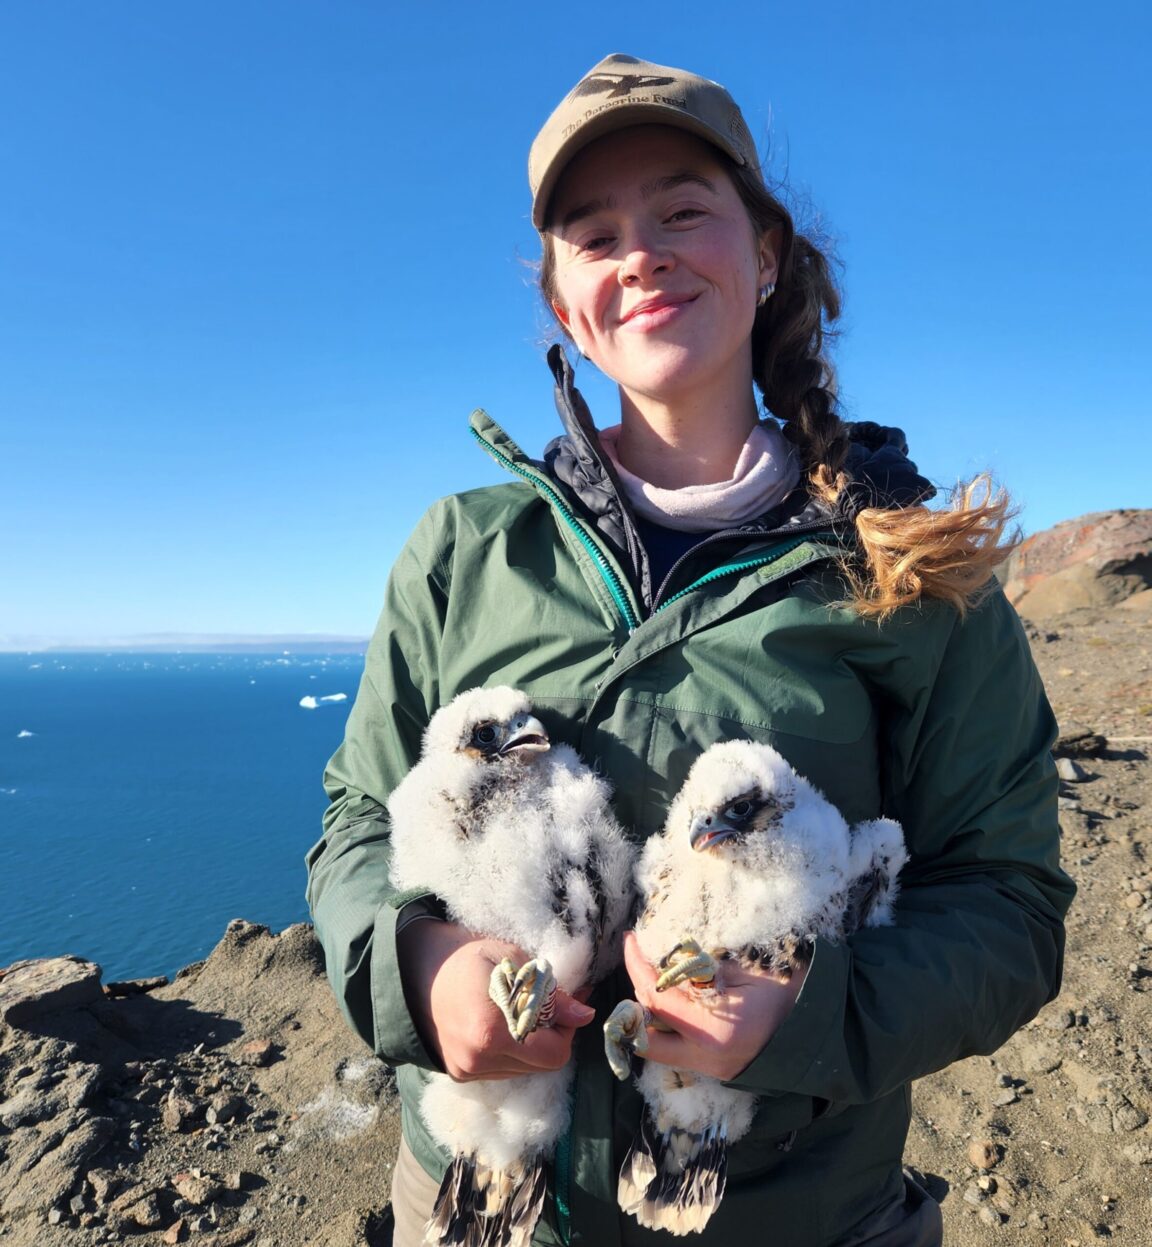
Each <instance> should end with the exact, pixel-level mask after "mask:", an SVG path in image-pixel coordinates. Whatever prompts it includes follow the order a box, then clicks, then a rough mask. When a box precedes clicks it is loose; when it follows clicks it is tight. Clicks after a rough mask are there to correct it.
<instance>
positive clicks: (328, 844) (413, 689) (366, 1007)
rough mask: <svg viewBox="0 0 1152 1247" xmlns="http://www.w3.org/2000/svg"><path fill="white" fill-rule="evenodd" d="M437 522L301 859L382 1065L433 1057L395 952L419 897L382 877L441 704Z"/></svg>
mask: <svg viewBox="0 0 1152 1247" xmlns="http://www.w3.org/2000/svg"><path fill="white" fill-rule="evenodd" d="M437 520H438V510H437V508H433V509H432V511H430V512H429V513H428V515H426V516H425V517H424V519H423V520H422V521H421V523H420V524H419V526H418V527H417V529H416V531H415V532H414V533H413V535H412V537H411V539H410V540H409V542H408V544H407V545H406V546H405V548H404V550H403V551H402V552H401V554H400V557H399V558H398V560H397V562H396V565H395V567H394V568H393V570H392V575H391V577H390V578H389V582H388V589H387V592H386V595H385V601H384V609H383V612H382V614H381V616H380V621H379V623H378V625H377V627H376V632H375V634H374V636H373V637H372V640H371V642H370V643H369V647H368V653H367V656H366V659H365V667H364V675H363V677H362V678H361V681H360V689H359V692H358V693H357V696H356V702H355V705H354V706H353V707H352V712H351V714H350V715H349V718H348V726H347V729H346V732H345V736H344V743H343V744H342V745H341V746H340V748H339V749H338V750H337V751H336V754H335V755H334V756H333V758H332V761H331V762H330V763H329V764H328V769H327V771H326V772H325V775H324V787H325V790H326V791H327V793H328V797H329V800H330V802H331V804H330V805H329V807H328V810H327V812H326V814H325V817H324V836H323V839H321V840H320V841H319V843H318V844H316V845H315V846H314V847H313V848H312V850H311V852H310V853H309V854H308V859H307V860H308V894H307V895H308V904H309V906H310V908H311V911H312V918H313V922H314V923H315V927H316V935H317V938H318V939H319V940H320V943H321V946H322V947H323V950H324V960H325V965H326V967H327V972H328V978H329V981H330V982H331V984H332V989H333V991H334V992H335V994H336V999H337V1001H338V1002H339V1004H340V1008H341V1010H342V1011H343V1013H344V1016H345V1017H346V1018H347V1020H348V1022H349V1024H350V1025H351V1027H352V1029H353V1030H355V1031H356V1032H357V1033H358V1034H359V1035H360V1036H361V1037H362V1038H363V1039H364V1041H365V1042H366V1043H368V1044H369V1045H370V1046H371V1047H372V1048H373V1050H374V1051H375V1052H376V1053H377V1054H378V1055H380V1056H382V1057H384V1058H385V1059H386V1060H388V1061H391V1062H393V1063H397V1064H398V1063H402V1062H403V1063H410V1064H415V1065H422V1066H425V1067H426V1068H429V1069H434V1068H436V1064H435V1061H434V1060H433V1058H432V1057H431V1055H430V1054H429V1053H428V1051H427V1050H426V1049H425V1047H424V1045H423V1043H422V1042H421V1040H420V1037H419V1035H418V1034H417V1032H416V1028H415V1026H414V1025H413V1022H412V1018H411V1014H410V1013H409V1011H408V1008H407V1005H406V1003H405V1000H404V992H403V988H402V985H401V982H400V971H399V966H398V963H397V958H396V925H397V919H398V917H399V915H400V911H401V910H402V909H404V908H405V906H412V905H414V904H415V903H416V902H418V901H419V900H420V899H421V898H422V897H425V896H427V893H423V892H421V891H419V890H416V891H408V892H397V891H396V889H394V888H393V887H392V885H391V883H390V882H389V878H388V865H389V843H388V816H387V810H386V802H387V800H388V797H389V794H390V793H391V792H392V790H393V789H394V788H395V787H396V785H397V784H398V783H399V782H400V780H401V779H402V778H403V777H404V775H405V773H406V772H407V771H408V769H409V768H410V767H411V766H412V764H413V763H414V762H415V761H416V759H417V758H418V757H419V753H420V741H421V737H422V734H423V731H424V728H425V726H426V725H427V723H428V719H429V717H430V716H431V714H432V713H434V711H435V710H436V709H437V707H438V705H439V651H440V638H441V635H442V631H443V620H444V612H445V607H446V602H447V585H448V577H447V571H446V569H445V564H444V560H443V557H442V556H441V554H440V553H439V549H441V548H442V543H441V541H439V540H438V539H437V535H438V529H439V528H440V527H441V525H440V524H438V522H437Z"/></svg>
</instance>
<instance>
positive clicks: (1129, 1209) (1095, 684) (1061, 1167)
mask: <svg viewBox="0 0 1152 1247" xmlns="http://www.w3.org/2000/svg"><path fill="white" fill-rule="evenodd" d="M1029 632H1030V635H1031V639H1032V647H1033V652H1034V653H1035V656H1036V660H1037V663H1038V665H1039V667H1040V671H1041V674H1042V675H1043V677H1044V682H1045V685H1046V686H1047V688H1048V693H1049V697H1050V698H1051V700H1052V703H1053V705H1054V707H1055V709H1056V713H1057V716H1058V718H1059V720H1060V723H1061V727H1062V730H1063V734H1064V742H1065V743H1064V746H1063V748H1061V749H1059V750H1058V752H1060V753H1063V754H1065V755H1066V757H1065V759H1064V760H1063V761H1062V762H1061V763H1060V765H1061V767H1062V770H1063V772H1064V774H1065V775H1066V776H1067V780H1066V782H1065V783H1064V784H1063V786H1062V792H1063V795H1062V796H1061V799H1060V804H1061V828H1062V830H1063V851H1064V865H1065V868H1066V869H1067V870H1068V872H1069V873H1070V874H1071V875H1072V876H1073V878H1074V879H1075V880H1076V883H1077V885H1078V887H1079V894H1078V896H1077V899H1076V902H1075V904H1074V906H1073V908H1072V912H1071V914H1070V915H1069V919H1068V953H1067V962H1066V965H1065V974H1064V987H1063V990H1062V991H1061V993H1060V996H1059V998H1058V999H1057V1000H1055V1001H1054V1002H1053V1003H1052V1004H1050V1005H1049V1006H1048V1007H1047V1008H1046V1009H1045V1010H1044V1011H1043V1012H1042V1013H1041V1014H1040V1016H1039V1017H1038V1018H1037V1019H1036V1021H1035V1022H1033V1023H1032V1024H1031V1025H1030V1026H1028V1027H1025V1029H1024V1030H1023V1031H1021V1032H1020V1033H1019V1034H1018V1035H1016V1036H1015V1037H1014V1038H1012V1039H1011V1040H1009V1041H1008V1043H1006V1044H1005V1045H1004V1047H1003V1048H1001V1049H1000V1050H999V1051H998V1052H997V1053H996V1054H995V1055H994V1056H991V1057H972V1058H970V1059H969V1060H966V1061H961V1062H959V1063H958V1064H956V1065H954V1066H952V1067H951V1068H950V1069H947V1070H945V1071H943V1072H942V1073H940V1074H936V1075H935V1076H933V1077H931V1078H925V1079H923V1080H922V1081H921V1082H919V1083H918V1084H917V1085H916V1087H915V1090H914V1095H913V1108H914V1116H913V1123H912V1131H911V1134H910V1136H909V1145H908V1160H909V1162H910V1163H911V1164H912V1165H913V1166H915V1167H916V1168H917V1169H919V1170H920V1171H921V1172H922V1173H923V1174H925V1175H927V1176H929V1182H928V1185H929V1188H930V1189H931V1190H932V1192H933V1194H934V1195H935V1196H936V1197H937V1198H938V1199H940V1200H941V1201H942V1205H943V1209H944V1220H945V1225H946V1227H947V1230H948V1242H950V1243H955V1244H961V1245H963V1247H975V1245H977V1244H986V1243H987V1244H992V1243H997V1244H1002V1243H1022V1244H1023V1243H1028V1244H1032V1243H1035V1244H1056V1245H1058V1247H1087V1245H1088V1244H1090V1243H1096V1242H1098V1241H1109V1240H1110V1241H1112V1242H1115V1243H1121V1244H1133V1245H1134V1247H1135V1245H1138V1244H1146V1243H1152V1128H1150V1127H1149V1116H1150V1115H1152V995H1150V994H1149V992H1150V989H1152V766H1150V765H1149V761H1148V758H1149V752H1150V750H1152V611H1149V610H1148V609H1146V608H1145V607H1144V606H1143V605H1140V604H1138V603H1137V600H1136V599H1133V600H1132V602H1131V604H1130V605H1128V606H1127V607H1125V606H1121V607H1115V608H1113V609H1111V610H1109V611H1101V612H1092V611H1083V610H1081V611H1075V612H1072V613H1071V614H1065V615H1061V616H1059V617H1058V618H1056V619H1054V620H1053V621H1052V622H1050V623H1044V624H1038V625H1030V627H1029ZM989 955H990V956H993V955H995V954H994V950H989Z"/></svg>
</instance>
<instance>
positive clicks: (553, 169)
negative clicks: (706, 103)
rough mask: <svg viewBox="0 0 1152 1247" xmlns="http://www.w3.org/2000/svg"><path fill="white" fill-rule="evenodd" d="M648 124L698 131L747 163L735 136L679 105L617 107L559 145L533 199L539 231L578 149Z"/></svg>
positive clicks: (739, 162)
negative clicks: (677, 106) (734, 139)
mask: <svg viewBox="0 0 1152 1247" xmlns="http://www.w3.org/2000/svg"><path fill="white" fill-rule="evenodd" d="M645 125H659V126H671V127H673V129H676V130H687V131H688V133H689V134H694V135H696V137H697V138H700V139H703V140H704V141H705V142H706V143H711V144H712V146H713V147H718V148H719V149H720V150H721V151H722V152H724V154H725V155H727V156H730V157H731V158H732V159H733V160H734V161H735V162H736V163H737V164H738V165H744V164H746V163H747V161H746V160H745V158H744V155H743V153H742V152H741V151H740V150H739V148H737V147H736V145H735V144H734V143H733V142H732V140H731V139H729V138H727V137H726V136H725V135H724V134H723V133H722V132H721V131H719V130H717V129H714V128H713V127H712V126H710V125H708V124H707V123H706V122H703V121H700V120H699V118H697V117H693V116H692V115H691V114H689V113H685V112H683V111H682V110H681V109H679V108H674V107H672V106H670V105H668V104H632V105H629V106H628V107H626V108H614V109H611V110H609V111H607V112H603V113H600V114H599V115H598V116H596V117H592V118H590V119H589V121H587V122H586V123H585V124H584V125H582V126H581V127H580V128H579V129H578V130H577V131H576V132H575V133H574V134H572V135H571V136H570V137H569V138H568V139H566V140H565V141H564V142H563V143H562V144H561V145H560V146H559V148H557V150H556V153H555V155H554V156H553V157H552V159H551V160H550V161H549V162H548V167H547V168H546V169H545V170H544V176H543V177H542V178H541V179H540V185H539V186H538V187H537V188H536V193H535V195H534V196H533V198H532V224H533V225H534V226H535V227H536V228H537V229H538V230H543V229H544V227H545V224H546V222H547V219H548V205H549V202H550V201H551V199H552V193H553V191H555V189H556V183H557V182H559V180H560V178H561V176H562V175H563V173H564V170H565V169H566V168H567V167H568V165H569V164H570V163H571V161H572V158H573V157H574V156H575V155H576V153H577V152H579V151H581V150H582V149H583V148H585V147H587V146H588V144H589V143H593V142H595V141H596V139H599V138H603V137H604V135H605V134H611V133H612V132H613V131H615V130H627V129H630V128H631V127H632V126H645Z"/></svg>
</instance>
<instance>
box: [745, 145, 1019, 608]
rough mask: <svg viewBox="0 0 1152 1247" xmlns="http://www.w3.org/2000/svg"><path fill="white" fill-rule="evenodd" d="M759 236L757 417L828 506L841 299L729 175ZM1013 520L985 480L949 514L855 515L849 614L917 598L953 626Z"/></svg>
mask: <svg viewBox="0 0 1152 1247" xmlns="http://www.w3.org/2000/svg"><path fill="white" fill-rule="evenodd" d="M729 174H730V176H731V178H732V181H733V183H734V185H735V186H736V189H737V191H738V192H739V194H740V198H741V199H742V200H743V202H744V206H745V208H746V209H747V210H748V215H749V216H750V217H751V218H752V222H753V224H754V225H755V226H756V229H757V231H758V232H759V233H761V234H763V233H766V232H767V231H769V230H778V231H779V232H780V235H781V245H780V272H779V276H778V278H777V283H776V292H775V294H774V295H773V297H772V298H771V299H770V300H769V301H768V302H767V303H766V304H765V305H764V307H762V308H761V309H760V311H759V312H758V313H757V316H756V321H755V324H754V326H753V329H752V357H753V365H752V376H753V380H754V381H755V382H756V384H757V386H758V387H759V388H760V391H761V393H762V394H763V396H764V405H765V407H767V408H768V410H769V411H770V412H772V414H773V415H774V416H776V417H777V418H778V419H780V420H781V421H783V422H784V436H785V437H786V438H787V439H788V440H789V441H790V442H791V443H792V444H793V446H795V447H796V450H797V453H798V454H799V456H800V462H801V465H802V471H803V472H804V475H805V478H806V480H807V482H808V490H809V493H811V494H812V495H814V496H816V497H819V498H822V499H824V500H825V501H826V502H829V503H835V502H836V500H837V498H838V497H839V496H840V493H841V491H842V490H843V489H844V487H845V485H846V484H847V480H846V478H845V476H844V474H843V472H842V471H841V467H842V465H843V463H844V459H845V456H846V455H847V452H848V446H849V439H848V432H847V429H846V428H845V426H844V424H843V422H842V421H841V420H840V418H839V416H838V415H837V414H836V372H835V369H834V368H833V367H832V363H831V361H830V360H829V359H828V356H827V354H826V350H825V343H826V341H827V340H828V339H829V338H831V337H832V336H833V334H834V330H832V328H831V325H832V322H834V321H835V320H836V319H837V318H838V317H839V315H840V291H839V289H838V288H837V285H836V280H835V277H834V275H833V273H832V266H831V264H830V263H829V260H828V258H827V256H826V255H825V254H824V253H823V252H822V251H821V250H820V248H819V247H818V246H817V245H816V244H815V243H814V242H812V241H811V240H810V239H808V238H806V237H805V236H804V235H803V234H797V233H796V231H795V227H794V225H793V223H792V218H791V215H790V214H789V213H788V210H787V209H786V208H785V207H784V205H783V204H782V203H781V202H780V201H779V199H777V198H776V196H775V195H773V194H771V192H770V191H769V190H768V189H767V188H766V187H765V185H764V184H763V182H761V181H760V179H759V178H758V177H756V176H755V175H752V174H749V173H748V172H747V170H745V169H743V168H739V167H737V166H736V165H734V164H733V165H730V166H729ZM1013 515H1014V511H1013V509H1012V505H1011V501H1010V499H1009V498H1008V496H1007V494H1006V493H1004V492H1003V491H1002V490H999V491H998V490H995V489H994V488H993V486H992V483H991V481H990V479H989V478H988V477H987V476H980V477H977V478H976V480H974V481H971V482H969V483H968V484H966V485H961V486H959V487H958V488H957V490H956V491H955V493H954V495H953V501H952V507H951V509H950V510H947V511H930V510H929V509H928V508H927V507H925V506H920V505H917V506H908V507H900V508H888V507H864V508H862V509H860V510H859V511H857V512H856V514H855V516H854V522H855V528H856V539H857V547H858V550H857V554H856V556H855V557H848V558H846V559H845V560H844V573H845V577H846V580H847V583H848V587H849V600H850V602H851V605H852V606H853V607H854V608H855V609H856V610H857V611H858V612H859V613H860V614H862V615H866V616H870V617H872V618H876V619H885V618H887V617H888V616H889V615H891V614H892V613H893V612H894V611H896V610H897V609H898V608H899V607H901V606H909V605H912V604H913V603H915V602H918V601H919V600H920V599H921V597H928V598H939V599H941V600H943V601H946V602H949V603H950V604H951V605H952V606H953V607H955V609H956V610H957V611H958V612H959V613H960V614H961V615H963V614H964V613H965V611H966V610H967V609H968V608H969V607H970V606H974V605H975V604H976V603H977V602H978V601H979V600H980V599H981V597H983V596H984V595H985V594H986V593H987V592H988V591H989V590H990V589H991V588H992V585H993V578H992V573H993V568H994V567H995V566H996V565H997V564H998V563H1000V562H1002V561H1003V560H1004V559H1005V558H1006V557H1007V556H1008V554H1009V553H1011V551H1012V549H1013V548H1014V547H1015V546H1016V544H1017V541H1018V538H1017V537H1016V536H1014V535H1013V536H1009V537H1007V538H1006V537H1005V530H1006V529H1007V527H1008V524H1009V523H1010V521H1011V519H1012V517H1013Z"/></svg>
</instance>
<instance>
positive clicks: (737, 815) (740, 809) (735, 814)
mask: <svg viewBox="0 0 1152 1247" xmlns="http://www.w3.org/2000/svg"><path fill="white" fill-rule="evenodd" d="M751 813H752V802H751V801H749V800H748V798H747V797H741V798H740V800H739V801H733V802H732V804H731V805H730V806H729V807H728V808H727V809H726V810H725V811H724V817H725V818H731V819H735V820H736V821H737V822H742V821H743V820H744V819H746V818H747V817H748V816H749V815H750V814H751Z"/></svg>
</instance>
